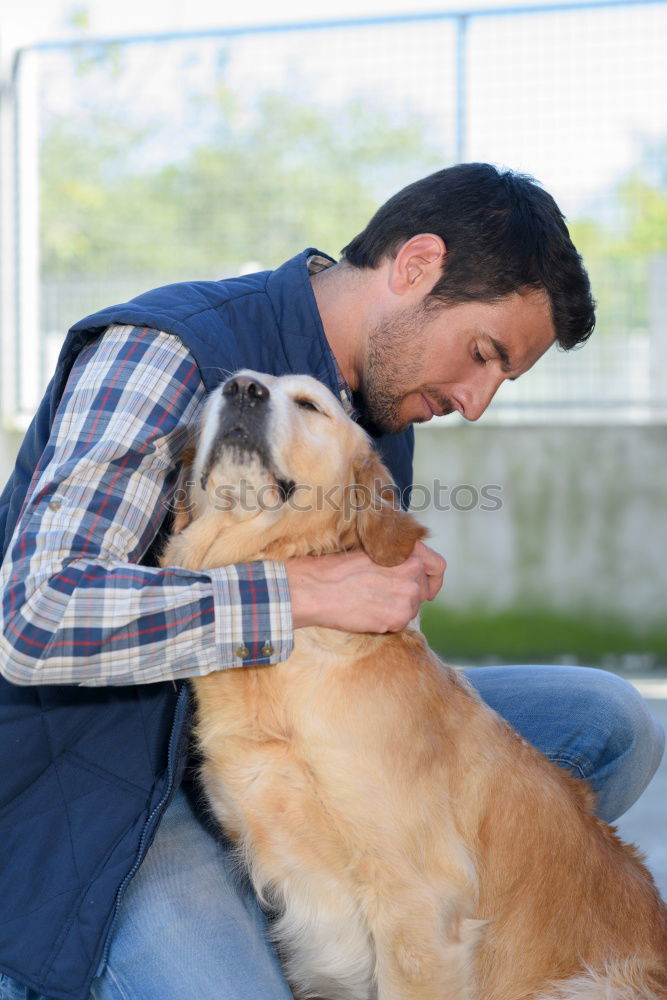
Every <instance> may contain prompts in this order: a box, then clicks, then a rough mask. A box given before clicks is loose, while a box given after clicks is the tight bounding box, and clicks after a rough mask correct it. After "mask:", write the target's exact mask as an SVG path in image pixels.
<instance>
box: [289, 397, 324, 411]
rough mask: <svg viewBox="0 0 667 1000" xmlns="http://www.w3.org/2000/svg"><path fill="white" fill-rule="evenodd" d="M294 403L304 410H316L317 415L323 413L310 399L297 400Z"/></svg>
mask: <svg viewBox="0 0 667 1000" xmlns="http://www.w3.org/2000/svg"><path fill="white" fill-rule="evenodd" d="M294 402H295V403H296V405H297V406H302V407H303V408H304V410H315V412H316V413H320V412H321V411H320V410H318V408H317V407H316V406H315V404H314V403H311V401H310V400H309V399H295V400H294Z"/></svg>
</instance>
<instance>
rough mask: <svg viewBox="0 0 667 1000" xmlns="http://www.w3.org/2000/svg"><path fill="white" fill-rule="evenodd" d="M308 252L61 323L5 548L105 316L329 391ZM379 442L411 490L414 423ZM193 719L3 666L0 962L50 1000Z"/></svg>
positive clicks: (137, 846) (195, 350)
mask: <svg viewBox="0 0 667 1000" xmlns="http://www.w3.org/2000/svg"><path fill="white" fill-rule="evenodd" d="M317 252H318V251H314V250H306V251H304V252H303V253H302V254H299V255H298V256H297V257H294V258H293V259H292V260H290V261H288V262H287V263H286V264H283V266H282V267H280V268H278V269H277V270H276V271H264V272H261V273H259V274H252V275H248V276H244V277H239V278H232V279H228V280H225V281H219V282H191V283H184V284H177V285H168V286H166V287H164V288H158V289H156V290H154V291H151V292H147V293H146V294H144V295H140V296H138V298H136V299H133V300H132V301H131V302H128V303H125V304H124V305H118V306H113V307H111V308H109V309H104V310H102V311H101V312H98V313H96V314H95V315H93V316H89V317H87V318H86V319H84V320H82V321H81V322H80V323H77V324H76V325H75V326H73V327H72V329H71V330H70V331H69V334H68V336H67V338H66V340H65V343H64V346H63V349H62V352H61V354H60V358H59V360H58V365H57V368H56V372H55V375H54V377H53V379H52V381H51V383H50V384H49V386H48V388H47V390H46V394H45V396H44V399H43V400H42V403H41V405H40V407H39V410H38V412H37V415H36V416H35V419H34V420H33V422H32V424H31V426H30V428H29V430H28V432H27V434H26V437H25V440H24V442H23V444H22V447H21V450H20V452H19V455H18V459H17V462H16V467H15V469H14V471H13V473H12V476H11V478H10V480H9V482H8V483H7V486H6V487H5V490H4V492H3V494H2V497H0V543H1V544H2V552H3V555H4V553H5V552H6V551H7V547H8V545H9V543H10V540H11V536H12V534H13V531H14V528H15V526H16V521H17V519H18V515H19V513H20V510H21V506H22V503H23V500H24V497H25V495H26V491H27V489H28V486H29V483H30V479H31V476H32V473H33V471H34V470H35V467H36V465H37V463H38V461H39V458H40V456H41V454H42V451H43V450H44V447H45V445H46V442H47V440H48V437H49V433H50V428H51V425H52V423H53V418H54V415H55V412H56V409H57V407H58V403H59V400H60V397H61V395H62V392H63V389H64V386H65V383H66V381H67V377H68V375H69V372H70V370H71V368H72V365H73V364H74V361H75V359H76V356H77V354H78V352H79V351H80V350H81V349H82V347H83V346H84V345H86V344H87V343H89V342H90V341H91V340H93V339H95V338H96V337H98V336H99V335H100V334H101V333H102V331H103V330H104V329H105V328H106V327H107V326H108V325H109V324H111V323H122V324H129V325H132V326H141V327H149V328H155V329H160V330H165V331H168V332H169V333H173V334H176V335H178V336H179V337H180V339H181V340H182V342H183V344H184V345H185V346H186V347H187V349H188V350H189V351H190V353H191V354H192V356H193V357H194V359H195V361H196V363H197V365H198V368H199V372H200V374H201V378H202V380H203V382H204V385H205V386H206V388H207V389H208V390H211V389H213V388H214V387H215V386H216V385H217V384H219V383H220V382H221V381H222V380H223V378H224V377H225V374H226V373H228V372H230V371H234V370H235V369H237V368H242V367H249V368H253V369H255V370H256V371H267V372H271V373H272V374H274V375H283V374H286V373H288V372H296V373H307V374H310V375H314V376H315V377H316V378H318V379H319V380H320V381H321V382H323V383H324V384H325V385H327V386H329V388H330V389H332V390H333V391H334V392H337V391H338V385H337V374H336V370H335V366H334V364H333V361H332V358H331V353H330V351H329V349H328V345H327V343H326V340H325V337H324V331H323V329H322V325H321V321H320V317H319V313H318V311H317V306H316V303H315V298H314V296H313V293H312V289H311V286H310V281H309V278H308V272H307V264H306V262H307V258H308V256H309V255H310V254H312V253H317ZM376 443H377V446H378V448H379V450H380V452H381V454H382V455H383V457H384V460H385V462H386V463H387V465H388V466H389V468H390V469H391V472H392V474H393V476H394V479H395V480H396V482H397V484H398V485H399V486H400V487H401V488H402V489H405V488H409V485H410V482H411V476H412V450H413V433H412V430H411V429H410V430H408V431H406V432H405V433H403V434H399V435H393V436H383V437H380V438H378V439H377V442H376ZM145 559H146V561H151V552H150V551H149V552H148V553H147V555H146V557H145ZM268 669H270V668H268ZM189 718H190V697H189V688H188V685H187V684H186V683H183V682H181V683H180V684H178V685H176V686H174V685H172V684H171V683H164V684H147V685H140V686H132V687H108V688H82V687H74V686H56V685H52V686H46V685H45V686H35V687H17V686H14V685H12V684H10V683H8V682H7V681H6V680H4V678H0V866H1V867H0V970H2V971H3V972H5V973H6V974H7V975H9V976H10V977H12V978H13V979H17V980H19V981H20V982H23V983H26V984H27V985H28V986H30V987H31V988H32V989H34V990H37V992H38V993H41V994H44V995H45V996H47V997H49V998H54V1000H85V998H87V997H88V995H89V991H90V984H91V981H92V979H93V978H94V976H95V975H97V974H99V972H100V971H101V966H102V963H103V961H104V954H105V945H106V942H107V940H108V938H109V934H110V930H111V928H112V924H113V920H114V916H115V914H116V912H117V909H118V907H119V904H120V901H121V899H122V897H123V893H124V891H125V889H126V887H127V885H128V884H129V881H130V879H131V878H132V876H133V874H134V873H135V872H136V870H137V868H138V867H139V865H140V864H141V861H142V859H143V857H144V855H145V853H146V851H147V849H148V847H149V845H150V843H151V841H152V838H153V836H154V834H155V831H156V829H157V825H158V823H159V821H160V817H161V815H162V813H163V812H164V809H165V807H166V806H167V803H168V802H169V799H170V797H171V795H172V794H173V791H174V790H175V788H176V787H177V786H178V783H179V781H180V780H181V777H182V773H183V768H184V766H185V761H186V757H187V741H188V734H189V724H188V723H189Z"/></svg>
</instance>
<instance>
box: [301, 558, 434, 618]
mask: <svg viewBox="0 0 667 1000" xmlns="http://www.w3.org/2000/svg"><path fill="white" fill-rule="evenodd" d="M285 566H286V568H287V579H288V581H289V586H290V593H291V597H292V616H293V619H294V627H295V628H302V627H303V626H306V625H323V626H326V627H327V628H337V629H341V630H342V631H344V632H398V631H399V630H400V629H402V628H405V626H406V625H407V624H408V622H409V621H411V620H412V619H413V618H414V617H415V615H416V614H417V612H418V611H419V607H420V605H421V603H422V601H432V600H433V598H434V597H435V595H436V594H437V593H438V591H439V590H440V588H441V586H442V581H443V577H444V573H445V569H446V568H447V564H446V562H445V560H444V559H443V557H442V556H440V555H438V553H437V552H434V551H433V549H429V548H428V546H427V545H424V544H423V543H422V542H417V544H416V545H415V547H414V549H413V552H412V555H410V556H409V557H408V558H407V559H406V560H405V562H402V563H400V564H399V565H398V566H392V567H386V566H378V565H377V563H374V562H373V561H372V560H371V559H370V558H369V557H368V556H367V555H366V553H365V552H349V553H348V552H342V553H336V554H335V555H330V556H305V557H301V558H297V559H287V560H286V562H285Z"/></svg>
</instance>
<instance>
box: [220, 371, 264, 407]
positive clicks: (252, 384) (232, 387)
mask: <svg viewBox="0 0 667 1000" xmlns="http://www.w3.org/2000/svg"><path fill="white" fill-rule="evenodd" d="M222 394H223V396H229V397H230V398H232V399H234V398H235V399H236V400H237V401H238V402H239V403H249V404H250V405H251V406H253V405H254V404H255V403H265V402H266V401H267V399H268V398H269V395H270V393H269V390H268V389H267V388H266V386H265V385H262V383H261V382H258V381H257V379H256V378H249V377H248V376H247V375H233V376H232V378H230V379H227V381H226V382H225V384H224V386H223V387H222Z"/></svg>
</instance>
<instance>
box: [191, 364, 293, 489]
mask: <svg viewBox="0 0 667 1000" xmlns="http://www.w3.org/2000/svg"><path fill="white" fill-rule="evenodd" d="M221 394H222V400H223V405H222V406H221V408H220V411H219V418H218V428H217V433H216V436H215V440H214V442H213V446H212V448H211V451H210V453H209V456H208V460H207V462H206V465H205V467H204V469H203V470H202V476H201V487H202V489H205V488H206V482H207V480H208V477H209V475H210V472H211V469H212V468H213V466H214V465H216V464H217V463H218V462H219V461H220V459H221V456H222V455H223V453H224V452H225V450H226V449H231V451H232V453H233V454H234V455H235V457H236V459H237V460H238V459H240V458H242V457H243V456H244V455H254V456H256V457H257V458H258V459H259V460H260V462H261V463H262V465H263V466H264V468H265V469H266V470H267V472H269V473H270V474H271V475H272V476H273V477H274V479H275V480H276V484H277V486H278V489H279V490H280V491H281V494H282V496H283V498H284V499H287V497H289V496H290V495H291V493H292V491H293V490H294V483H293V482H292V481H291V480H286V479H284V478H283V477H281V476H280V475H279V474H277V473H276V471H275V469H274V465H273V461H272V458H271V449H270V446H269V443H268V416H269V413H270V411H271V406H270V399H271V393H270V391H269V389H268V387H267V386H265V385H264V383H263V382H260V381H259V380H258V379H256V378H252V377H250V376H247V375H232V377H231V378H229V379H227V381H226V382H225V383H224V384H223V386H222V393H221Z"/></svg>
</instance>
